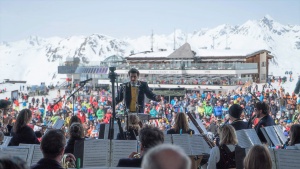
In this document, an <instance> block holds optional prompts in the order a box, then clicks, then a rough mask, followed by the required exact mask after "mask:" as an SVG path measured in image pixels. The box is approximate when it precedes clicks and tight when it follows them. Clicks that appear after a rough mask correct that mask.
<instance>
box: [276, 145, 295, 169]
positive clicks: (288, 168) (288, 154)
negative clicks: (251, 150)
mask: <svg viewBox="0 0 300 169" xmlns="http://www.w3.org/2000/svg"><path fill="white" fill-rule="evenodd" d="M274 151H275V158H276V166H277V168H278V169H299V157H300V151H299V150H285V149H277V150H274Z"/></svg>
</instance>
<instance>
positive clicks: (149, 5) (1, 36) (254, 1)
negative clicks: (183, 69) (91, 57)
mask: <svg viewBox="0 0 300 169" xmlns="http://www.w3.org/2000/svg"><path fill="white" fill-rule="evenodd" d="M266 14H269V15H270V16H271V17H272V18H274V19H275V20H276V21H278V22H280V23H282V24H292V25H295V24H296V25H300V0H205V1H204V0H47V1H46V0H39V1H38V0H19V1H16V0H0V41H16V40H21V39H24V38H27V37H29V36H30V35H37V36H41V37H45V38H47V37H52V36H59V37H68V36H73V35H90V34H93V33H99V34H105V35H109V36H112V37H116V38H125V37H130V38H136V37H139V36H142V35H149V34H150V33H151V30H152V29H153V30H154V33H155V34H170V33H171V32H172V31H173V30H174V29H175V28H176V29H182V30H183V31H184V32H192V31H194V30H198V29H200V28H213V27H215V26H218V25H220V24H225V23H226V24H230V25H240V24H243V23H245V22H246V21H247V20H249V19H255V20H258V19H261V18H263V16H265V15H266Z"/></svg>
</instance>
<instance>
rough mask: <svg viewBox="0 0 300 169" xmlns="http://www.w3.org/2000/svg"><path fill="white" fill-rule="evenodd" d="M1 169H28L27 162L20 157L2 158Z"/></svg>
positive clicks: (0, 160) (0, 161) (0, 159)
mask: <svg viewBox="0 0 300 169" xmlns="http://www.w3.org/2000/svg"><path fill="white" fill-rule="evenodd" d="M0 169H28V166H27V164H26V162H25V161H23V160H22V159H20V158H19V157H15V156H13V157H9V158H8V157H4V158H0Z"/></svg>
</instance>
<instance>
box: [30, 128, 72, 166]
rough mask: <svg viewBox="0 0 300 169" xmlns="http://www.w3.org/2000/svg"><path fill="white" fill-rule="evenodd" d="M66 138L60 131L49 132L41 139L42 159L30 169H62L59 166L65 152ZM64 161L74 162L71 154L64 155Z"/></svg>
mask: <svg viewBox="0 0 300 169" xmlns="http://www.w3.org/2000/svg"><path fill="white" fill-rule="evenodd" d="M65 145H66V138H65V135H64V132H63V131H62V130H56V129H52V130H49V131H48V132H47V133H46V134H45V135H44V136H43V138H42V142H41V151H42V153H43V157H44V158H42V159H41V160H40V161H38V162H37V164H35V165H33V166H31V169H63V166H62V165H61V164H60V162H61V160H62V158H63V156H64V151H65ZM66 155H67V158H66V161H74V162H75V157H74V155H72V154H66Z"/></svg>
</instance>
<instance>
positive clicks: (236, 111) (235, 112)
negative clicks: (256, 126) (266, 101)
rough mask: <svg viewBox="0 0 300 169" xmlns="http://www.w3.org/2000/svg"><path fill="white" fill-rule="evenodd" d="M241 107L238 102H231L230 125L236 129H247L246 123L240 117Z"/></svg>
mask: <svg viewBox="0 0 300 169" xmlns="http://www.w3.org/2000/svg"><path fill="white" fill-rule="evenodd" d="M242 113H243V108H242V107H241V106H240V105H239V104H233V105H232V106H230V108H229V119H230V120H231V124H230V125H232V127H233V128H234V129H235V130H236V131H237V130H242V129H248V123H247V122H244V121H243V120H242V119H241V115H242Z"/></svg>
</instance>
